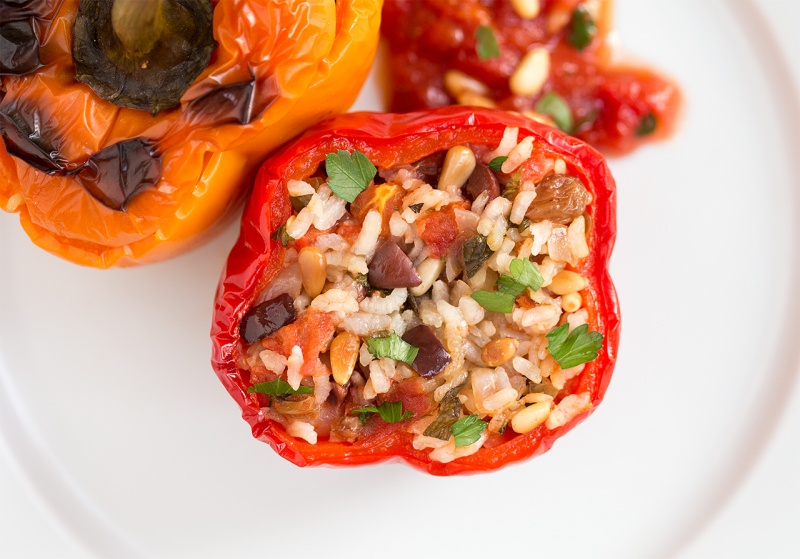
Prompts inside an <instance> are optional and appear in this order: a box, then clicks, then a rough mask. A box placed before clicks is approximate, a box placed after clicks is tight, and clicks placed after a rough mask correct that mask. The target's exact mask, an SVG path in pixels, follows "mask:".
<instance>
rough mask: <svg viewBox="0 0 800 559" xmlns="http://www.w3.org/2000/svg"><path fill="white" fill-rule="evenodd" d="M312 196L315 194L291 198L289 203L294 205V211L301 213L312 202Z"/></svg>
mask: <svg viewBox="0 0 800 559" xmlns="http://www.w3.org/2000/svg"><path fill="white" fill-rule="evenodd" d="M312 196H313V194H304V195H303V196H290V197H289V201H290V202H291V203H292V209H293V210H294V211H296V212H298V213H299V212H300V210H302V209H303V208H305V207H306V206H308V203H309V202H310V201H311V197H312Z"/></svg>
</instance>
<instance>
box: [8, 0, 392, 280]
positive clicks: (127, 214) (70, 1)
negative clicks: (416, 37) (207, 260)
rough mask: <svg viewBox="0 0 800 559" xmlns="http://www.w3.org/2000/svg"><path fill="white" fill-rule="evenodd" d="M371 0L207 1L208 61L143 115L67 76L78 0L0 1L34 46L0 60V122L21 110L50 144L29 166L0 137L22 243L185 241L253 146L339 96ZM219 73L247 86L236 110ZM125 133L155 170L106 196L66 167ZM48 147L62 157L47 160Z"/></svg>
mask: <svg viewBox="0 0 800 559" xmlns="http://www.w3.org/2000/svg"><path fill="white" fill-rule="evenodd" d="M381 3H382V2H381V0H339V1H338V2H335V3H334V2H333V1H331V0H311V1H300V0H290V1H286V0H215V1H213V5H214V16H213V34H214V39H215V40H216V42H217V47H216V49H215V50H214V52H213V53H212V56H211V60H210V63H209V65H208V66H207V67H206V68H205V70H204V71H203V72H202V73H201V74H200V76H199V77H198V78H197V79H196V80H195V81H194V82H193V83H192V85H191V86H190V87H189V89H188V90H187V91H186V92H185V93H184V94H183V96H182V98H181V104H180V106H179V107H177V108H174V109H169V110H166V111H164V112H162V113H159V114H158V115H156V116H151V114H150V113H149V112H148V111H144V110H136V109H130V108H124V107H118V106H116V105H113V104H111V103H109V102H107V101H104V100H103V99H101V98H100V97H99V96H98V95H97V94H96V93H95V92H94V91H93V90H92V89H90V88H89V87H88V86H87V85H85V84H83V83H80V82H78V81H77V80H76V79H75V68H74V65H73V58H72V51H71V49H72V40H73V39H72V25H73V22H74V20H75V17H76V13H77V10H78V4H79V0H63V2H62V1H61V0H29V1H28V2H25V1H22V2H17V3H14V7H9V6H0V16H2V17H0V20H3V21H4V22H5V21H10V20H12V19H21V20H25V21H31V22H32V28H33V30H34V32H35V35H36V39H37V42H38V55H39V63H38V65H37V64H35V63H30V59H26V60H24V61H23V62H24V63H26V64H27V66H28V68H27V69H25V68H23V71H21V72H17V74H19V75H14V72H11V73H9V72H3V71H2V68H0V80H1V81H2V83H1V85H2V87H0V113H2V114H0V129H2V128H5V132H6V133H4V139H6V140H7V137H8V136H9V134H17V137H19V134H18V133H19V130H16V129H14V127H16V126H17V124H18V123H19V122H20V120H21V121H22V122H23V124H22V128H23V134H22V135H23V136H28V137H32V138H34V139H33V144H32V145H34V148H36V150H42V148H43V151H44V152H45V153H47V152H48V151H49V152H50V155H49V156H48V155H45V157H44V160H43V161H44V167H45V170H44V171H43V170H41V168H42V167H43V165H41V164H38V165H36V164H34V165H31V164H30V161H26V160H25V158H24V157H19V156H18V152H19V150H18V149H17V150H15V149H13V148H12V147H11V146H10V144H9V142H8V141H6V142H5V143H4V142H0V208H3V209H5V210H6V211H9V212H17V213H19V217H20V223H21V225H22V227H23V228H24V229H25V231H26V233H27V234H28V236H29V237H30V238H31V240H33V242H34V243H36V244H37V245H39V246H40V247H42V248H44V249H45V250H47V251H49V252H51V253H53V254H56V255H58V256H60V257H62V258H66V259H68V260H71V261H73V262H76V263H78V264H83V265H87V266H94V267H98V268H106V267H110V266H132V265H137V264H142V263H148V262H153V261H158V260H163V259H165V258H168V257H171V256H173V255H175V254H178V253H180V252H183V251H185V250H187V249H189V248H191V247H193V246H196V245H197V244H198V243H199V242H200V241H202V240H203V239H205V238H207V237H208V236H209V235H210V234H211V233H212V232H213V231H214V230H215V227H214V226H215V225H219V224H220V223H221V222H222V221H223V218H224V217H225V216H230V215H232V211H231V210H232V209H234V208H236V207H237V206H238V204H239V203H240V202H241V201H242V199H243V198H244V196H245V194H246V189H247V187H248V186H249V185H250V184H252V178H253V176H254V175H255V172H256V171H257V169H258V165H259V164H260V163H261V161H263V159H264V156H266V155H267V154H268V153H270V152H272V151H273V150H274V149H276V148H277V147H278V146H280V145H281V144H283V143H284V142H286V141H287V140H289V139H290V138H292V137H293V136H295V135H297V134H299V133H300V132H302V131H303V130H304V129H306V128H308V127H309V126H311V125H313V124H315V123H317V122H319V121H321V120H323V119H325V118H328V117H330V116H333V115H335V114H338V113H341V112H343V111H345V110H346V109H347V108H348V107H349V106H350V105H351V103H352V102H353V101H354V99H355V97H356V95H357V94H358V91H359V89H360V87H361V85H362V83H363V81H364V80H365V79H366V76H367V73H368V71H369V68H370V65H371V63H372V59H373V56H374V52H375V49H376V46H377V39H378V30H379V26H380V7H381ZM243 14H244V15H247V16H248V17H242V16H243ZM25 54H26V56H27V55H28V54H29V53H25ZM23 65H24V64H23ZM31 68H32V69H31ZM226 87H230V88H232V89H236V88H239V87H244V88H248V87H252V89H247V91H250V92H251V93H252V95H253V97H252V106H251V109H250V110H249V114H245V115H244V116H242V111H237V110H227V111H226V110H222V109H220V107H223V106H225V105H224V103H223V102H222V101H223V99H222V94H223V90H224V89H225V88H226ZM217 94H219V95H220V97H214V96H213V95H217ZM209 95H211V96H210V97H209ZM203 96H207V97H205V101H208V102H204V100H203ZM245 104H247V103H245ZM245 113H247V110H245ZM3 115H5V116H4V117H3ZM15 122H16V123H17V124H15ZM26 127H27V128H26ZM9 131H10V132H9ZM137 138H138V139H141V140H142V141H144V142H145V143H146V147H147V150H149V153H150V155H152V156H153V157H156V158H158V159H159V161H160V173H158V174H156V175H155V176H156V180H155V181H152V180H151V182H154V184H152V185H149V186H145V187H143V188H141V189H140V190H138V191H137V192H136V193H135V195H133V196H131V197H130V199H128V200H127V201H126V202H125V204H124V206H123V207H122V208H121V209H113V208H110V207H108V206H107V205H104V204H103V203H101V202H100V201H98V199H97V197H96V196H92V194H91V192H90V191H89V190H88V189H87V188H86V187H84V186H83V185H82V184H81V182H80V181H79V180H77V178H78V177H80V175H79V174H76V173H77V171H78V170H80V169H82V168H83V167H82V166H85V164H86V162H87V161H88V160H89V158H91V157H92V156H93V155H94V154H97V153H98V152H100V151H101V150H103V149H105V148H108V147H109V146H113V145H116V144H119V143H120V142H125V141H128V140H131V139H137ZM23 140H24V138H23ZM37 142H38V143H37ZM12 153H13V155H12ZM48 158H49V159H48ZM50 159H52V160H54V161H56V162H57V163H58V164H59V165H60V166H61V167H63V170H59V169H57V170H56V171H53V169H52V165H51V163H52V161H50ZM40 163H41V162H40ZM37 167H38V168H37ZM152 174H153V173H151V175H152Z"/></svg>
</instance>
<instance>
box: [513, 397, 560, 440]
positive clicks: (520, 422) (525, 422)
mask: <svg viewBox="0 0 800 559" xmlns="http://www.w3.org/2000/svg"><path fill="white" fill-rule="evenodd" d="M550 406H551V404H550V402H536V403H535V404H531V405H530V406H528V407H527V408H522V409H521V410H519V411H518V412H517V413H515V414H514V417H512V418H511V428H512V429H514V431H515V432H516V433H519V434H520V435H522V434H525V433H530V432H531V431H533V430H534V429H536V428H537V427H538V426H539V425H541V424H542V423H544V422H545V421H547V418H548V417H550Z"/></svg>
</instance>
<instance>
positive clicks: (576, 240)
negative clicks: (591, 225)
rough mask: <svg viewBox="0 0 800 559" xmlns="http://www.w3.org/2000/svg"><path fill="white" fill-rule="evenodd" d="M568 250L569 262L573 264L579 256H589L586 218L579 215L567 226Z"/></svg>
mask: <svg viewBox="0 0 800 559" xmlns="http://www.w3.org/2000/svg"><path fill="white" fill-rule="evenodd" d="M567 239H568V240H569V250H570V252H571V253H572V261H571V263H572V264H573V265H575V264H576V263H577V262H578V260H580V259H581V258H586V257H587V256H589V245H588V244H586V220H585V219H584V217H583V216H582V215H579V216H578V217H576V218H575V219H573V220H572V223H571V224H570V226H569V227H568V228H567Z"/></svg>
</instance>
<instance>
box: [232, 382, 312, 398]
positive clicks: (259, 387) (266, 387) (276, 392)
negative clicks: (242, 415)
mask: <svg viewBox="0 0 800 559" xmlns="http://www.w3.org/2000/svg"><path fill="white" fill-rule="evenodd" d="M254 392H256V393H258V394H266V395H267V396H288V395H290V394H313V393H314V389H313V388H311V387H310V386H299V387H298V388H297V390H295V389H294V388H292V386H291V385H290V384H289V383H288V382H286V381H283V380H281V379H277V380H271V381H269V382H259V383H258V384H254V385H253V386H251V387H250V388H248V389H247V393H248V394H253V393H254Z"/></svg>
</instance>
